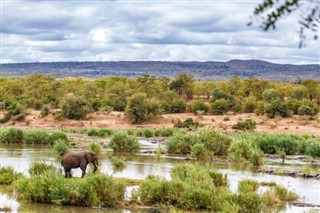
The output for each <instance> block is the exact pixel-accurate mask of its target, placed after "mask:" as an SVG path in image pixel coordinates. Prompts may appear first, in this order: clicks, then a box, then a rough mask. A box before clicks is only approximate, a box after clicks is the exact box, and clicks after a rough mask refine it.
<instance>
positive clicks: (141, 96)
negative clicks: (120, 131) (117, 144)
mask: <svg viewBox="0 0 320 213" xmlns="http://www.w3.org/2000/svg"><path fill="white" fill-rule="evenodd" d="M125 113H126V115H127V116H128V118H129V120H130V122H131V123H133V124H139V123H142V122H143V121H145V120H147V119H150V118H154V117H156V116H158V115H159V114H160V108H159V104H157V102H156V101H155V100H153V99H150V100H148V99H147V95H146V94H145V93H137V94H134V95H132V96H131V97H130V98H129V99H128V104H127V107H126V111H125Z"/></svg>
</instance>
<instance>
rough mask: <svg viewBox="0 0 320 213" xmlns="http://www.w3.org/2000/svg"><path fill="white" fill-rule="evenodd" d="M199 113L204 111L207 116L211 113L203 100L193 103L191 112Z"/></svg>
mask: <svg viewBox="0 0 320 213" xmlns="http://www.w3.org/2000/svg"><path fill="white" fill-rule="evenodd" d="M198 111H202V112H203V113H204V114H206V113H207V112H208V111H209V106H208V105H207V104H205V103H204V102H203V101H201V100H194V101H192V103H191V112H193V113H194V114H197V112H198Z"/></svg>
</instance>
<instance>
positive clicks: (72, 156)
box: [61, 151, 98, 178]
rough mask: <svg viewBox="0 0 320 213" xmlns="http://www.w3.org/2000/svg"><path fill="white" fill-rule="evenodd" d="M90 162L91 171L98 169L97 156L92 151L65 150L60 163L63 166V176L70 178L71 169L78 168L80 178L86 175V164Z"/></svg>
mask: <svg viewBox="0 0 320 213" xmlns="http://www.w3.org/2000/svg"><path fill="white" fill-rule="evenodd" d="M89 163H92V164H93V165H94V170H93V173H95V172H96V171H97V169H98V157H97V154H96V153H94V152H89V151H81V152H66V153H64V154H63V156H62V160H61V165H62V166H63V168H64V172H65V177H66V178H70V177H72V176H71V172H70V171H71V169H75V168H79V167H80V169H81V170H82V176H81V177H82V178H83V177H84V176H85V175H86V169H87V165H88V164H89Z"/></svg>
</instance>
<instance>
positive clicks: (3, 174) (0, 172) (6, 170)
mask: <svg viewBox="0 0 320 213" xmlns="http://www.w3.org/2000/svg"><path fill="white" fill-rule="evenodd" d="M21 176H22V174H20V173H16V172H15V171H14V170H13V168H12V167H11V166H7V167H2V166H0V185H1V184H11V183H13V181H15V180H17V179H18V178H20V177H21Z"/></svg>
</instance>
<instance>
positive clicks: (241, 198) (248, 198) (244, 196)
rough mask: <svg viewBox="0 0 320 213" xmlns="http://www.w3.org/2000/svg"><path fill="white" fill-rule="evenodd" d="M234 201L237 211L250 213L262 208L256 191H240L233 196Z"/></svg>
mask: <svg viewBox="0 0 320 213" xmlns="http://www.w3.org/2000/svg"><path fill="white" fill-rule="evenodd" d="M235 199H236V203H237V204H238V205H239V207H240V209H239V212H241V213H252V212H260V211H261V208H262V202H261V198H260V196H259V195H258V194H256V193H240V194H238V195H236V196H235Z"/></svg>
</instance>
